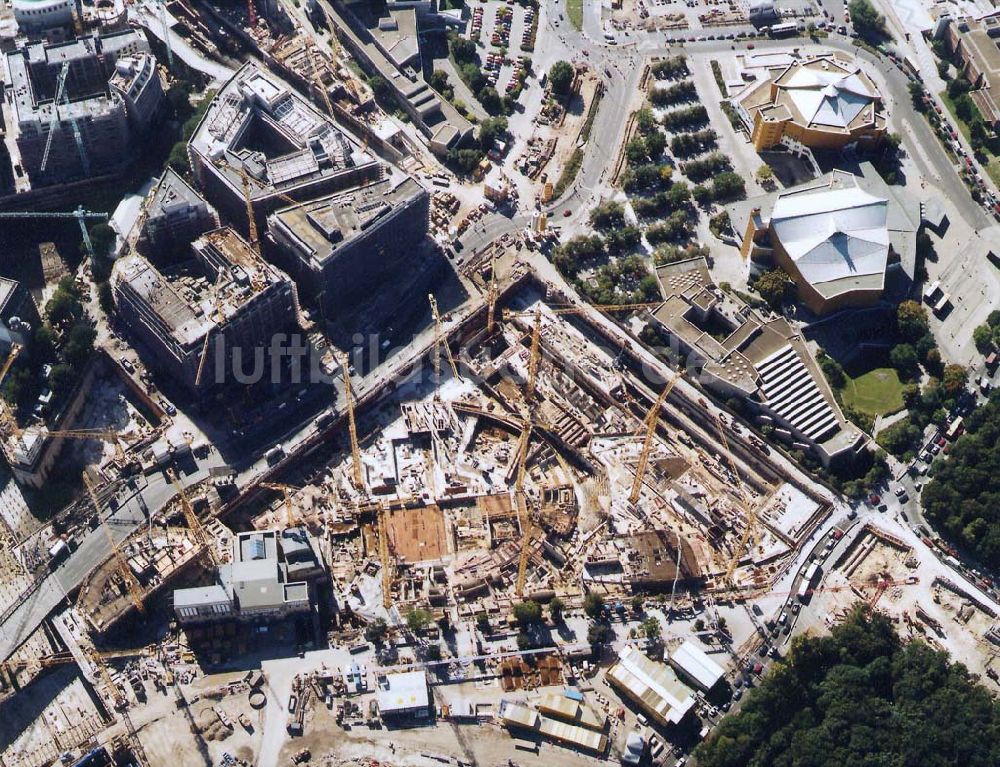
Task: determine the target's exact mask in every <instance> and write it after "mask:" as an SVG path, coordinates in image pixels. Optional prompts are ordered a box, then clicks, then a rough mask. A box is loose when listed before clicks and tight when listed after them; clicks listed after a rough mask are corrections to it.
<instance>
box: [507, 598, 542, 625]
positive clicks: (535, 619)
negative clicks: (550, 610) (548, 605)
mask: <svg viewBox="0 0 1000 767" xmlns="http://www.w3.org/2000/svg"><path fill="white" fill-rule="evenodd" d="M514 620H516V621H517V623H518V625H519V626H520V627H521V628H528V627H529V626H533V625H535V624H536V623H539V622H540V621H541V620H542V606H541V605H540V604H538V602H535V601H534V600H532V599H526V600H525V601H523V602H519V603H518V604H516V605H514Z"/></svg>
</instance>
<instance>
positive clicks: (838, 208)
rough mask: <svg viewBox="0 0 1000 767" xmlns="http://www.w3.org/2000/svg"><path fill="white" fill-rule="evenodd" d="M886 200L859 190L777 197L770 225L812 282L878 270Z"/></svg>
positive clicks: (885, 254) (881, 269) (884, 258)
mask: <svg viewBox="0 0 1000 767" xmlns="http://www.w3.org/2000/svg"><path fill="white" fill-rule="evenodd" d="M887 206H888V201H887V200H884V199H882V198H880V197H875V196H874V195H871V194H868V193H867V192H863V191H861V190H860V189H832V190H829V191H823V192H815V193H811V194H802V195H787V196H783V197H779V198H778V200H777V202H776V203H775V205H774V210H773V212H772V214H771V228H772V231H773V232H774V233H775V235H776V236H777V238H778V240H779V241H780V242H781V245H782V247H783V248H784V249H785V251H786V252H787V253H788V257H789V258H791V259H792V261H794V262H795V265H796V266H797V267H798V269H799V271H800V272H801V274H802V276H803V277H804V278H805V279H806V280H807V281H808V282H809V283H810V284H812V285H814V286H818V285H821V284H823V283H830V282H836V281H837V280H842V279H844V278H848V277H862V276H869V275H882V274H884V273H885V269H886V264H887V262H888V258H889V231H888V229H887V227H886V220H887Z"/></svg>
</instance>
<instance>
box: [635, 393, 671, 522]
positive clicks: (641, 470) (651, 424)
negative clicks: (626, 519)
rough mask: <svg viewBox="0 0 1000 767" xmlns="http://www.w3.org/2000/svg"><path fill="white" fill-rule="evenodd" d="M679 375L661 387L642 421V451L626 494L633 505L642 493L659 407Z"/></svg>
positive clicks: (658, 418)
mask: <svg viewBox="0 0 1000 767" xmlns="http://www.w3.org/2000/svg"><path fill="white" fill-rule="evenodd" d="M678 378H680V375H674V377H673V378H671V379H670V382H669V383H668V384H667V385H666V386H664V387H663V391H662V392H660V396H659V397H657V398H656V402H655V403H654V404H653V407H651V408H650V409H649V412H648V413H647V414H646V418H645V420H644V421H643V426H644V428H645V430H646V436H645V438H644V439H643V442H642V452H641V453H640V454H639V463H638V465H637V466H636V468H635V479H634V480H632V491H631V492H630V493H629V495H628V502H629V503H631V504H633V505H635V504H636V503H638V502H639V495H640V494H641V493H642V481H643V478H644V477H645V475H646V466H647V465H648V464H649V454H650V452H651V451H652V449H653V437H654V435H655V434H656V423H657V421H659V420H660V408H662V407H663V403H664V401H666V399H667V396H668V395H669V394H670V390H671V389H673V388H674V384H675V383H677V379H678Z"/></svg>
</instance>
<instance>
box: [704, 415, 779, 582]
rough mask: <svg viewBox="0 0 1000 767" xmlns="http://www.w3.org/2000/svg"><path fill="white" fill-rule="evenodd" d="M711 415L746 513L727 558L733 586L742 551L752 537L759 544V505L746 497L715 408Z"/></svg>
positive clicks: (729, 580) (727, 573)
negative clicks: (741, 527)
mask: <svg viewBox="0 0 1000 767" xmlns="http://www.w3.org/2000/svg"><path fill="white" fill-rule="evenodd" d="M712 417H713V418H714V419H715V425H716V427H717V428H718V430H719V441H720V442H721V443H722V450H723V452H724V453H725V455H726V462H727V463H728V464H729V470H730V471H731V472H732V473H733V478H734V479H735V481H736V487H737V489H738V490H739V494H740V503H741V505H742V506H743V511H744V512H745V513H746V515H747V524H746V527H745V528H744V529H743V533H742V534H741V535H740V539H739V541H738V542H737V543H736V547H735V548H734V549H733V554H732V556H731V557H730V558H729V562H728V563H727V564H726V578H725V580H726V583H727V584H728V585H730V586H735V585H736V584H735V583H733V574H734V573H735V572H736V568H737V566H738V565H739V563H740V557H742V556H743V552H744V551H746V548H747V544H749V543H750V539H751V538H752V539H753V545H754V548H756V547H757V546H759V545H760V528H759V513H760V507H758V506H757V505H756V504H751V503H750V500H749V499H748V498H747V490H746V485H744V484H743V478H742V477H740V471H739V469H738V468H737V467H736V460H735V459H734V458H733V452H732V450H731V449H730V448H729V440H728V439H726V429H725V426H724V425H723V423H722V418H721V417H720V416H719V412H718V411H717V410H712ZM770 497H771V496H770V495H768V496H766V497H765V498H764V500H763V502H762V504H761V507H762V506H763V504H766V503H767V502H768V500H769V499H770Z"/></svg>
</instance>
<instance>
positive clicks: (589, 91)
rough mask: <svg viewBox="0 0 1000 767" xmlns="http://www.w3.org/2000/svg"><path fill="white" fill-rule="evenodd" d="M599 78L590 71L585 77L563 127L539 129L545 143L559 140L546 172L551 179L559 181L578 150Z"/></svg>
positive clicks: (545, 126)
mask: <svg viewBox="0 0 1000 767" xmlns="http://www.w3.org/2000/svg"><path fill="white" fill-rule="evenodd" d="M598 82H599V80H598V79H597V76H596V75H595V74H594V73H593V72H590V71H588V72H587V73H586V74H584V75H583V77H582V80H581V83H580V93H579V95H577V96H575V97H574V98H573V100H572V101H570V105H569V109H568V110H567V113H566V119H565V120H564V121H563V123H562V125H543V126H540V127H539V129H538V133H537V135H538V137H539V138H541V139H542V140H543V141H548V140H549V139H551V138H555V139H557V141H556V149H555V152H554V153H553V154H552V159H551V160H549V163H548V165H547V166H546V171H547V172H548V174H549V178H550V179H557V178H559V175H560V174H561V173H562V172H563V168H564V167H566V161H567V160H568V159H569V157H570V155H572V154H573V151H574V150H575V149H576V139H577V137H578V136H579V135H580V129H581V128H583V123H584V122H585V121H586V119H587V110H588V109H589V108H590V103H591V101H592V100H593V98H594V93H595V91H596V90H597V83H598Z"/></svg>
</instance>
